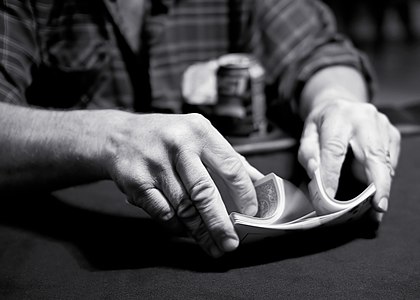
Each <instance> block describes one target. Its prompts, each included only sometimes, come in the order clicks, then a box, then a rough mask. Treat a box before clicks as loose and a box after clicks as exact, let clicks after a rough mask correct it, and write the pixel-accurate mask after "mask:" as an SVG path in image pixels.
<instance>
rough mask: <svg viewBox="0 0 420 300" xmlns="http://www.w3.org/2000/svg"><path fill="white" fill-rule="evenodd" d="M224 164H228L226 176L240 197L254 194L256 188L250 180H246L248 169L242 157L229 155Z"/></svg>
mask: <svg viewBox="0 0 420 300" xmlns="http://www.w3.org/2000/svg"><path fill="white" fill-rule="evenodd" d="M223 165H224V166H226V171H225V172H224V177H225V179H226V181H227V182H228V183H229V184H231V185H233V186H234V188H235V191H236V193H237V195H238V196H239V198H240V199H249V198H250V197H253V196H254V189H253V188H252V185H250V184H249V182H247V181H246V179H245V177H244V174H246V171H245V169H244V165H243V163H242V161H241V160H240V158H238V157H229V158H226V159H225V161H224V164H223Z"/></svg>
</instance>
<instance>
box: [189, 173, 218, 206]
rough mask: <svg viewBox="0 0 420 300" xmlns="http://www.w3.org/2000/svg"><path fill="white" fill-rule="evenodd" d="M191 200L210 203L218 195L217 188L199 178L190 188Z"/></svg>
mask: <svg viewBox="0 0 420 300" xmlns="http://www.w3.org/2000/svg"><path fill="white" fill-rule="evenodd" d="M190 195H191V200H192V201H193V203H194V202H198V203H200V204H201V203H203V204H204V205H205V204H206V203H210V200H211V199H214V198H215V196H216V195H217V189H216V186H215V185H214V184H213V183H212V182H210V181H209V180H206V179H204V178H198V179H197V180H196V181H195V182H194V183H193V184H192V185H191V188H190Z"/></svg>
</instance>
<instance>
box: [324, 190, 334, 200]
mask: <svg viewBox="0 0 420 300" xmlns="http://www.w3.org/2000/svg"><path fill="white" fill-rule="evenodd" d="M326 192H327V195H328V196H329V197H330V198H334V197H335V191H334V189H333V188H327V190H326Z"/></svg>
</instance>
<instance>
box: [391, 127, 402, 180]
mask: <svg viewBox="0 0 420 300" xmlns="http://www.w3.org/2000/svg"><path fill="white" fill-rule="evenodd" d="M390 127H391V129H390V132H391V136H390V141H389V151H390V159H391V166H392V169H393V171H394V172H393V173H395V169H396V168H397V165H398V159H399V157H400V149H401V148H400V145H401V134H400V132H399V131H398V130H397V129H396V128H395V127H394V126H392V125H390ZM392 175H394V174H392Z"/></svg>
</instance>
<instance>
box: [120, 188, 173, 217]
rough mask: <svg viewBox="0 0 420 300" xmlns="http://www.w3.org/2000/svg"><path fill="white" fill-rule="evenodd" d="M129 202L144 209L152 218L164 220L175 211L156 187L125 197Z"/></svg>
mask: <svg viewBox="0 0 420 300" xmlns="http://www.w3.org/2000/svg"><path fill="white" fill-rule="evenodd" d="M127 200H128V202H129V203H131V204H133V205H135V206H138V207H141V208H142V209H144V210H145V211H146V212H147V213H148V214H149V215H150V216H151V217H152V218H153V219H156V220H159V221H161V222H166V221H169V220H170V219H172V218H173V217H174V216H175V211H174V209H173V208H172V207H171V205H170V204H169V203H168V201H167V200H166V198H165V196H164V195H163V194H162V193H161V192H160V191H159V190H158V189H156V188H149V189H147V190H145V191H141V192H139V193H138V195H136V196H135V197H127Z"/></svg>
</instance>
